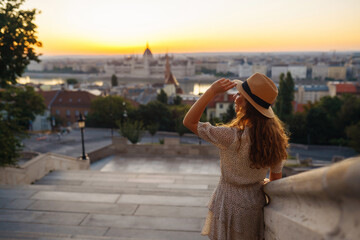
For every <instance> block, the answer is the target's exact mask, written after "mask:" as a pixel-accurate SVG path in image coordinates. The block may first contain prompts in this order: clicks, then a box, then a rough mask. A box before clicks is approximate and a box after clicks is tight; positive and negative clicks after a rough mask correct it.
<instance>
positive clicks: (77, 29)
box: [24, 0, 360, 55]
mask: <svg viewBox="0 0 360 240" xmlns="http://www.w3.org/2000/svg"><path fill="white" fill-rule="evenodd" d="M24 8H37V9H39V10H41V12H42V13H41V14H40V15H38V16H37V19H36V23H37V25H38V32H39V34H38V35H39V40H40V41H42V42H43V45H44V46H43V48H41V49H39V51H40V52H42V53H44V54H48V55H59V54H66V55H68V54H133V53H134V54H138V53H141V52H143V50H144V45H145V43H146V42H149V43H150V47H151V49H152V51H153V52H154V53H164V52H167V51H169V52H175V53H176V52H233V51H257V52H269V51H328V50H332V49H336V50H340V51H341V50H359V49H360V31H358V29H359V23H360V15H359V14H357V13H358V12H359V10H360V1H357V0H344V1H341V2H340V1H326V0H315V1H302V2H301V3H299V2H295V1H286V0H274V1H260V0H253V1H241V0H237V1H235V0H234V1H230V0H225V1H209V0H208V1H203V0H199V1H163V0H155V1H140V0H136V1H126V2H124V1H115V0H102V1H96V0H77V1H72V0H61V1H60V0H54V1H45V0H27V1H26V3H25V4H24Z"/></svg>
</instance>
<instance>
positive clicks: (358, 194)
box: [264, 157, 360, 240]
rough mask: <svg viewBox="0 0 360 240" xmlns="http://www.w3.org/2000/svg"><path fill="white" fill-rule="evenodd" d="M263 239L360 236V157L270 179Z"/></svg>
mask: <svg viewBox="0 0 360 240" xmlns="http://www.w3.org/2000/svg"><path fill="white" fill-rule="evenodd" d="M264 190H265V192H266V193H267V194H268V196H269V197H270V204H269V205H268V206H266V207H265V208H264V214H265V239H267V240H270V239H277V240H282V239H284V240H285V239H286V240H288V239H295V240H296V239H306V240H311V239H334V240H335V239H354V240H355V239H360V157H356V158H350V159H347V160H344V161H342V162H339V163H335V164H333V165H331V166H329V167H323V168H319V169H315V170H311V171H308V172H305V173H300V174H297V175H294V176H291V177H287V178H283V179H280V180H277V181H274V182H270V183H269V184H267V185H266V186H265V188H264Z"/></svg>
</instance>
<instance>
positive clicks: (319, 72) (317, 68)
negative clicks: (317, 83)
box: [311, 63, 329, 80]
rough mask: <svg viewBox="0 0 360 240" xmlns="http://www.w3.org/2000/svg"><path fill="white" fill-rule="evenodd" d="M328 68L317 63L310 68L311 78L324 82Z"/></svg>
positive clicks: (323, 64)
mask: <svg viewBox="0 0 360 240" xmlns="http://www.w3.org/2000/svg"><path fill="white" fill-rule="evenodd" d="M328 71H329V66H328V65H327V64H325V63H317V64H316V65H313V66H312V74H311V75H312V76H311V77H312V78H313V79H319V80H325V78H327V76H328Z"/></svg>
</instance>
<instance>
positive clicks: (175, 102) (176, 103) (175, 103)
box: [173, 95, 182, 105]
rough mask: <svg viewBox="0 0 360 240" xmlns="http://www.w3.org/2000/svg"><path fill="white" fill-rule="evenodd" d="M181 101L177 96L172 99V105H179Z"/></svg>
mask: <svg viewBox="0 0 360 240" xmlns="http://www.w3.org/2000/svg"><path fill="white" fill-rule="evenodd" d="M181 101H182V98H181V97H180V96H179V95H176V97H175V98H174V102H173V104H174V105H181Z"/></svg>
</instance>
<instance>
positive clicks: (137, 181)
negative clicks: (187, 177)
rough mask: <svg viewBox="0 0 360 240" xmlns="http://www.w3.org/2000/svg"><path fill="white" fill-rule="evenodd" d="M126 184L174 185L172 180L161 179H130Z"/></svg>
mask: <svg viewBox="0 0 360 240" xmlns="http://www.w3.org/2000/svg"><path fill="white" fill-rule="evenodd" d="M127 182H135V183H174V182H175V180H174V179H162V178H130V179H128V180H127Z"/></svg>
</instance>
